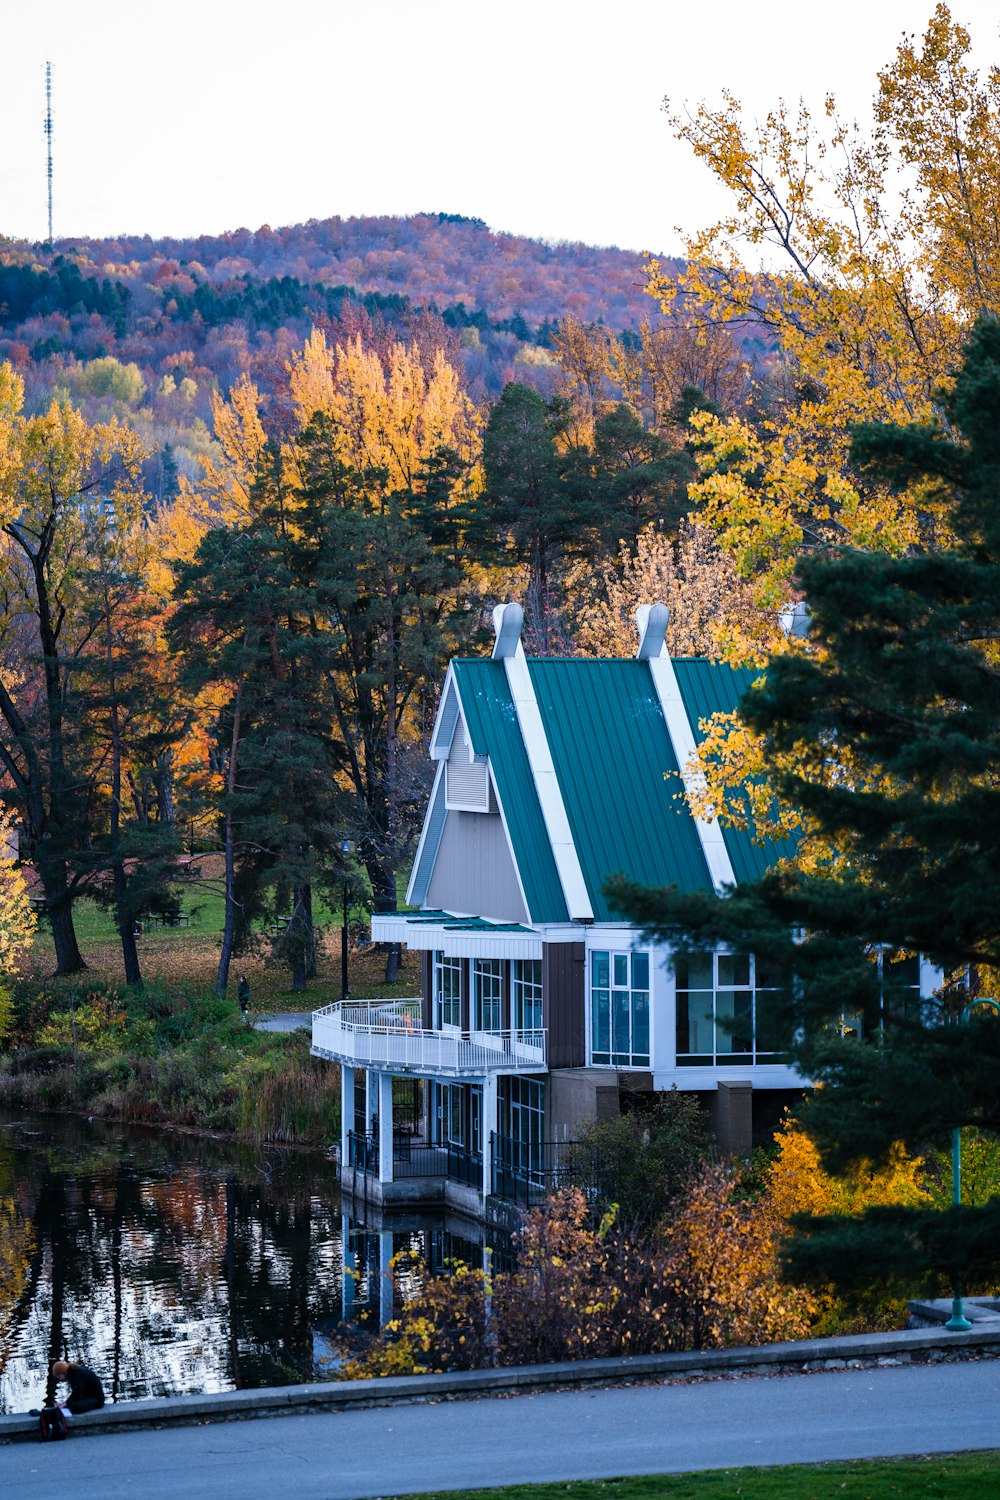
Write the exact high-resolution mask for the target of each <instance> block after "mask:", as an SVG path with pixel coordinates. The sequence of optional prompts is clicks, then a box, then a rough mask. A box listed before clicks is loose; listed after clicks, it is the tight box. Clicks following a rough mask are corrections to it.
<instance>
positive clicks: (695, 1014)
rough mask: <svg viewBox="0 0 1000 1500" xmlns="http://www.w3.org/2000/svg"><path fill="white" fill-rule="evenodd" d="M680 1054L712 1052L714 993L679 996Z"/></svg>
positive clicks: (690, 992) (700, 991) (678, 1035)
mask: <svg viewBox="0 0 1000 1500" xmlns="http://www.w3.org/2000/svg"><path fill="white" fill-rule="evenodd" d="M677 1051H678V1053H689V1052H700V1053H711V1051H712V992H711V990H690V991H688V992H687V993H684V992H683V991H682V992H681V993H680V994H678V996H677Z"/></svg>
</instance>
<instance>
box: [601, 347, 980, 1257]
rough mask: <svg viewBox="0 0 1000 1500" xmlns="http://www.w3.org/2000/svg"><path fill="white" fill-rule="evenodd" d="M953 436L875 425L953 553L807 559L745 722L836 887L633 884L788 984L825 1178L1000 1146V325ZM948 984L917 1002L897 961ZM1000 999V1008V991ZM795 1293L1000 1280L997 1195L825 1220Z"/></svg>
mask: <svg viewBox="0 0 1000 1500" xmlns="http://www.w3.org/2000/svg"><path fill="white" fill-rule="evenodd" d="M947 415H948V419H949V425H948V427H947V428H945V427H944V426H942V425H913V426H907V427H899V426H893V425H889V424H886V425H876V426H867V427H862V428H860V429H858V430H857V431H856V433H855V436H854V440H853V449H852V457H853V461H854V463H855V464H856V465H857V466H858V467H859V468H861V469H862V470H864V471H865V472H866V473H867V474H868V475H869V476H870V477H872V478H874V479H876V480H878V481H881V482H882V483H884V484H885V485H886V486H888V487H890V488H896V489H902V488H903V487H904V486H912V485H913V483H914V482H915V481H919V482H920V483H921V485H922V493H923V496H924V503H925V505H926V507H927V509H928V510H929V511H934V512H937V513H938V514H941V513H944V514H945V515H946V516H947V518H948V520H949V523H950V527H951V533H952V536H953V542H952V544H951V545H950V546H949V547H948V548H946V549H945V550H942V551H937V552H932V553H913V554H911V555H909V556H906V557H902V558H900V557H893V556H888V555H885V554H879V553H875V552H867V553H858V552H853V551H849V550H846V549H845V550H841V551H839V552H837V553H836V554H833V555H826V556H812V557H809V558H804V559H802V561H801V562H800V565H799V578H800V581H801V585H802V587H803V589H804V591H805V593H806V595H807V597H808V600H809V609H810V616H811V624H810V629H809V642H810V644H809V649H807V650H805V651H802V652H797V653H792V654H788V655H784V656H781V657H778V658H776V659H774V660H772V661H771V663H770V664H769V666H768V668H767V672H766V677H765V679H764V680H763V682H762V683H761V684H759V685H758V686H756V687H755V688H754V690H753V691H751V693H750V694H749V695H748V696H747V698H746V699H745V700H744V703H743V705H742V709H741V712H742V715H743V717H744V719H745V720H746V721H747V722H748V723H749V724H750V725H751V727H752V728H754V729H755V730H757V731H758V732H760V733H761V734H762V735H763V736H764V737H765V743H766V746H767V749H768V752H769V754H770V756H771V758H772V761H773V763H774V765H775V766H777V767H778V768H779V769H778V770H777V772H776V782H777V785H778V788H779V791H780V794H781V795H782V797H783V798H785V799H787V800H788V801H789V802H790V803H792V804H793V805H795V806H796V807H797V808H799V809H801V811H802V813H803V814H804V816H805V818H806V819H808V820H809V821H810V822H811V824H812V826H814V827H815V828H817V829H818V830H820V832H821V833H822V834H823V835H824V837H825V840H826V843H827V846H828V848H829V849H830V851H831V852H830V856H829V860H828V863H827V865H826V866H825V867H824V868H820V869H818V870H807V869H796V868H794V866H793V867H791V868H778V869H775V870H773V871H772V872H771V873H770V874H769V875H767V876H766V877H765V878H764V879H763V880H762V881H760V882H758V883H756V884H751V885H746V886H742V887H740V888H738V889H737V890H735V891H733V892H731V893H730V894H729V895H728V896H725V897H723V898H714V897H699V896H684V895H682V894H680V893H678V892H676V891H658V892H650V891H642V890H640V889H636V888H631V887H629V886H627V885H626V884H624V883H623V882H621V881H618V882H614V883H613V885H614V890H615V895H616V897H617V899H618V901H619V902H620V904H621V906H622V908H623V909H624V910H626V911H627V912H628V913H629V915H630V916H631V917H632V918H633V919H634V920H637V921H639V922H641V923H642V924H644V925H645V926H646V927H648V929H649V930H650V931H653V932H656V933H658V934H660V935H662V936H667V935H672V936H674V937H675V939H676V938H677V937H678V936H679V937H680V938H681V940H682V941H683V942H685V943H687V944H689V945H708V944H712V943H714V942H716V941H720V940H722V941H727V942H731V943H734V944H736V945H737V946H738V947H740V948H753V949H755V950H756V951H757V952H758V954H763V955H764V956H766V957H767V958H769V959H771V960H772V961H773V962H774V963H776V964H777V965H778V966H780V968H781V969H782V970H783V972H784V974H785V977H786V981H787V991H786V997H785V1000H784V1003H783V1005H782V1006H781V1007H780V1009H781V1014H780V1016H776V1017H775V1020H776V1021H777V1022H780V1023H781V1024H782V1026H783V1028H784V1035H785V1041H786V1044H787V1046H788V1048H789V1051H790V1053H791V1054H792V1055H793V1056H794V1058H795V1060H796V1061H797V1063H798V1065H799V1067H800V1069H801V1071H802V1072H803V1074H804V1076H806V1077H810V1078H812V1079H814V1080H816V1081H817V1082H820V1083H822V1084H824V1085H825V1087H823V1088H821V1089H819V1090H818V1091H817V1092H816V1093H815V1094H814V1096H813V1097H812V1099H811V1100H810V1102H809V1104H808V1106H807V1108H806V1115H805V1119H806V1122H807V1124H808V1128H809V1129H810V1131H811V1132H812V1133H813V1134H814V1136H815V1138H816V1139H817V1142H818V1143H819V1145H820V1147H821V1150H822V1153H823V1159H824V1164H825V1165H827V1166H829V1167H831V1168H833V1169H839V1168H842V1167H844V1166H846V1165H847V1164H849V1163H852V1162H854V1163H856V1162H858V1161H861V1160H870V1161H884V1160H886V1159H887V1156H888V1153H889V1151H890V1148H891V1146H892V1144H893V1142H895V1141H901V1142H903V1143H904V1144H905V1145H906V1146H907V1148H908V1149H910V1150H911V1151H914V1152H919V1151H921V1150H925V1149H927V1148H928V1147H929V1146H930V1147H940V1146H942V1145H944V1144H945V1143H946V1142H947V1140H948V1138H949V1136H950V1133H951V1131H952V1130H953V1129H955V1128H958V1127H962V1126H975V1127H978V1128H979V1129H983V1130H987V1131H992V1132H1000V1091H998V1090H997V1084H996V1081H997V1078H998V1076H1000V1023H998V1021H997V1020H996V1019H995V1018H994V1017H993V1016H992V1015H991V1014H990V1013H988V1012H985V1011H980V1012H975V1011H973V1012H972V1013H971V1014H968V1015H967V1017H966V1024H964V1025H963V1024H957V1023H958V1022H959V1021H960V1019H961V1017H962V1015H963V1012H965V1011H966V1009H967V1007H968V1005H969V1002H970V1000H972V999H974V998H975V996H976V994H977V993H980V992H981V991H980V990H979V986H983V987H984V990H983V991H982V992H985V993H987V994H988V993H990V991H991V989H992V987H993V986H994V985H995V983H996V977H997V973H998V971H1000V668H998V662H1000V325H998V324H997V323H996V322H995V321H992V320H989V321H987V320H983V321H982V322H981V323H980V324H979V325H978V327H977V329H976V331H975V334H974V336H973V338H972V340H971V343H970V346H969V348H968V350H967V353H966V357H965V360H964V363H963V366H962V369H961V371H960V372H959V374H958V377H957V380H956V382H955V384H954V389H953V393H952V395H951V397H950V400H949V402H948V410H947ZM916 954H922V955H924V957H925V958H926V959H927V960H929V961H930V962H932V963H933V964H934V965H936V966H937V968H938V969H939V970H940V971H941V973H942V975H943V983H942V985H941V987H940V989H939V991H938V993H937V995H936V997H935V1000H934V1001H933V1002H932V1003H931V1004H929V1005H924V1006H920V1005H915V1004H914V1003H913V991H912V990H907V988H906V987H905V986H904V985H903V984H902V983H901V982H900V978H899V974H900V965H899V964H897V963H895V962H894V961H893V960H894V959H895V958H896V957H898V956H901V955H903V956H905V955H916ZM993 993H994V994H995V993H996V991H995V990H993ZM789 1262H790V1265H791V1267H792V1270H793V1272H794V1274H795V1275H796V1276H806V1275H808V1276H810V1277H812V1278H813V1279H815V1280H817V1281H820V1282H822V1281H829V1280H831V1279H832V1280H836V1281H837V1282H839V1284H840V1285H841V1286H844V1287H848V1286H851V1285H855V1286H856V1285H857V1284H858V1283H859V1282H865V1281H867V1282H869V1283H870V1282H874V1281H883V1282H891V1283H894V1284H896V1285H905V1284H913V1283H914V1281H915V1280H917V1279H921V1278H923V1279H925V1280H926V1279H929V1280H930V1281H932V1282H933V1281H934V1280H935V1278H937V1279H938V1280H939V1281H940V1279H942V1278H944V1279H946V1280H947V1281H950V1282H952V1283H954V1282H955V1281H956V1280H957V1281H959V1282H962V1281H965V1282H966V1283H968V1282H971V1281H977V1280H979V1281H981V1280H982V1279H983V1278H987V1277H990V1278H992V1277H995V1276H996V1274H997V1272H998V1270H1000V1198H994V1199H993V1200H991V1202H989V1203H987V1204H986V1205H984V1206H980V1207H964V1206H963V1207H962V1208H959V1209H954V1210H948V1211H947V1212H945V1213H930V1212H928V1211H927V1210H924V1209H913V1208H898V1207H897V1208H880V1209H871V1210H869V1211H868V1212H866V1213H865V1214H863V1215H861V1216H859V1217H857V1218H852V1219H840V1218H837V1217H827V1218H820V1219H817V1220H812V1221H809V1223H808V1228H807V1229H806V1228H805V1227H804V1226H802V1225H800V1226H799V1235H798V1237H797V1238H796V1239H795V1240H794V1241H793V1242H792V1243H791V1245H790V1248H789Z"/></svg>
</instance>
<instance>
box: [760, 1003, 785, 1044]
mask: <svg viewBox="0 0 1000 1500" xmlns="http://www.w3.org/2000/svg"><path fill="white" fill-rule="evenodd" d="M784 998H785V995H784V991H783V990H758V991H757V995H756V1001H755V1007H754V1008H755V1012H756V1023H757V1034H756V1047H757V1051H758V1052H780V1051H781V1050H782V1046H781V1028H780V1025H779V1019H778V1009H779V1007H780V1006H781V1004H782V1003H783V1001H784Z"/></svg>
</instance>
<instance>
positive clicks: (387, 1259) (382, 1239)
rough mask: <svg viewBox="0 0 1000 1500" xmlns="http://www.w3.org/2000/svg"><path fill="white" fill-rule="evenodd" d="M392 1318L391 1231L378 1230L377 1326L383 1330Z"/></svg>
mask: <svg viewBox="0 0 1000 1500" xmlns="http://www.w3.org/2000/svg"><path fill="white" fill-rule="evenodd" d="M391 1317H392V1230H391V1229H380V1230H379V1235H378V1326H379V1327H380V1328H384V1327H385V1325H386V1324H387V1323H388V1322H389V1320H390V1318H391Z"/></svg>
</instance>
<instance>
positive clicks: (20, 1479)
mask: <svg viewBox="0 0 1000 1500" xmlns="http://www.w3.org/2000/svg"><path fill="white" fill-rule="evenodd" d="M990 1447H1000V1361H997V1360H989V1361H983V1362H982V1363H978V1362H976V1363H970V1364H960V1365H931V1366H926V1365H916V1366H911V1367H909V1368H907V1367H905V1366H904V1367H901V1368H897V1369H877V1370H853V1371H843V1372H839V1371H838V1372H830V1373H822V1374H816V1375H791V1376H772V1377H769V1378H755V1379H745V1380H723V1381H712V1382H705V1383H696V1384H693V1385H673V1386H670V1385H658V1386H641V1387H632V1388H630V1389H620V1388H619V1389H616V1390H607V1391H573V1392H566V1393H544V1394H539V1395H533V1396H514V1397H507V1398H490V1399H486V1400H481V1401H455V1402H441V1403H439V1404H436V1405H414V1406H394V1407H382V1408H379V1409H377V1410H373V1411H356V1412H331V1413H328V1414H327V1413H323V1414H313V1415H302V1416H289V1417H272V1418H259V1419H257V1420H255V1421H249V1422H233V1423H230V1424H228V1425H218V1426H206V1427H184V1428H175V1429H171V1430H168V1431H164V1432H135V1433H118V1434H115V1433H109V1434H107V1435H105V1436H103V1437H87V1438H85V1437H83V1436H82V1435H81V1436H79V1437H77V1438H75V1439H71V1440H70V1441H69V1442H67V1443H58V1444H51V1445H47V1446H45V1447H41V1446H40V1445H38V1444H34V1443H30V1444H29V1443H22V1444H18V1445H16V1446H10V1447H5V1448H0V1493H2V1494H4V1495H5V1496H6V1495H10V1496H11V1497H14V1496H16V1497H18V1500H22V1497H23V1500H120V1497H124V1496H142V1497H143V1500H161V1497H162V1500H177V1497H183V1500H197V1497H201V1496H206V1497H208V1496H212V1497H214V1500H220V1497H229V1496H233V1497H234V1500H264V1497H267V1500H273V1497H274V1496H278V1497H284V1500H348V1497H355V1496H371V1495H393V1494H399V1493H401V1492H406V1491H409V1490H414V1491H426V1490H439V1489H447V1488H463V1487H470V1488H471V1487H478V1486H485V1485H490V1484H524V1483H528V1482H529V1481H534V1480H550V1481H551V1480H565V1479H587V1478H611V1477H613V1476H614V1475H619V1474H651V1473H663V1472H667V1471H674V1472H682V1471H684V1470H688V1469H712V1468H730V1467H737V1466H739V1465H743V1464H774V1463H795V1462H809V1461H815V1460H823V1459H839V1458H873V1457H879V1456H891V1455H895V1454H907V1453H932V1452H952V1451H955V1450H956V1449H962V1448H990Z"/></svg>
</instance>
